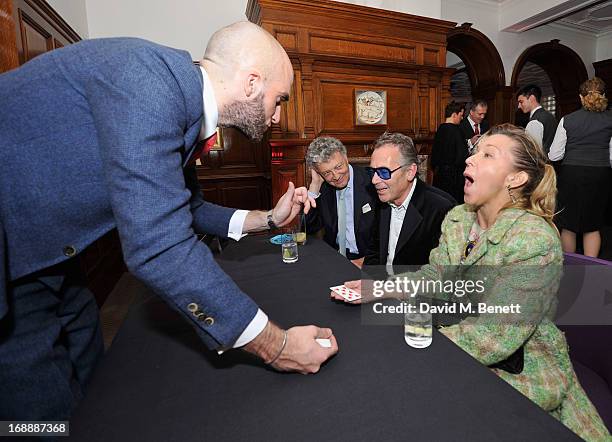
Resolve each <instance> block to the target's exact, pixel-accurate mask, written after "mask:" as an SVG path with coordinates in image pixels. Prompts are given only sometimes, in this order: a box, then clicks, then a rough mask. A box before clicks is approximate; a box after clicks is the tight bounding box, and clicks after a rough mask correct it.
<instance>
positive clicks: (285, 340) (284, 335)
mask: <svg viewBox="0 0 612 442" xmlns="http://www.w3.org/2000/svg"><path fill="white" fill-rule="evenodd" d="M286 345H287V330H283V344H282V345H281V348H280V351H279V352H278V354H277V355H276V356H275V357H274V358H273V359H272V360H271V361H270V362H266V364H268V365H272V364H274V363H275V362H276V360H277V359H278V358H279V357H280V355H281V353H282V352H283V350H284V349H285V346H286Z"/></svg>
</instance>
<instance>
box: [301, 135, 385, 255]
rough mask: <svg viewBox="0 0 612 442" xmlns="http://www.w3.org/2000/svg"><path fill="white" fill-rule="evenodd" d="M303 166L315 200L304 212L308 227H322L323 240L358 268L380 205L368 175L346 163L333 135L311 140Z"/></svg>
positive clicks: (343, 149)
mask: <svg viewBox="0 0 612 442" xmlns="http://www.w3.org/2000/svg"><path fill="white" fill-rule="evenodd" d="M306 165H307V166H308V167H309V168H310V171H311V177H312V181H311V183H310V186H309V188H308V192H309V194H310V196H311V197H313V198H315V199H316V201H317V207H314V208H311V210H310V212H309V213H308V215H306V223H307V226H308V229H309V230H310V231H312V232H317V231H319V230H321V228H324V229H325V233H324V236H323V239H324V240H325V242H326V243H327V244H329V245H330V246H331V247H333V248H334V249H336V250H338V251H339V252H340V253H341V254H342V255H344V256H346V257H347V258H348V259H350V260H351V261H352V262H353V263H354V264H355V265H357V266H359V267H361V264H362V262H363V257H364V256H365V254H366V253H367V251H368V248H369V245H370V242H371V240H372V232H373V231H374V228H375V221H376V214H377V212H378V206H379V202H378V197H377V196H376V189H375V188H374V185H373V184H372V182H371V181H370V177H369V176H368V174H367V172H366V171H365V170H364V169H363V168H361V167H359V166H355V165H351V164H349V162H348V158H347V156H346V147H344V145H343V144H342V142H341V141H340V140H338V139H336V138H332V137H319V138H316V139H315V140H313V141H312V143H310V146H308V150H307V152H306Z"/></svg>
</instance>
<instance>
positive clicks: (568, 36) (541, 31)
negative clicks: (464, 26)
mask: <svg viewBox="0 0 612 442" xmlns="http://www.w3.org/2000/svg"><path fill="white" fill-rule="evenodd" d="M498 9H499V6H498V5H496V4H492V3H488V2H482V4H481V5H479V7H478V8H474V3H473V2H471V1H469V0H468V1H466V0H444V2H443V3H442V19H444V20H450V21H455V22H457V23H459V24H461V23H464V22H469V23H473V25H472V27H473V28H475V29H477V30H478V31H480V32H482V33H483V34H485V35H486V36H487V37H488V38H489V39H490V40H491V41H492V42H493V44H494V45H495V47H496V48H497V51H498V52H499V55H500V57H501V59H502V63H503V64H504V73H505V76H506V85H510V82H511V80H512V70H513V68H514V65H515V63H516V61H517V59H518V57H519V56H520V55H521V54H522V53H523V51H524V50H525V49H527V48H528V47H530V46H533V45H535V44H537V43H546V42H549V41H550V40H552V39H555V38H557V39H559V40H561V41H560V43H561V44H563V45H565V46H568V47H569V48H571V49H573V50H574V51H576V53H577V54H578V55H579V56H580V58H581V59H582V61H583V62H584V64H585V66H586V68H587V73H588V75H589V76H592V75H593V73H594V69H593V65H592V63H593V62H594V61H595V60H596V58H595V48H596V43H597V39H596V38H595V37H594V36H592V35H589V34H587V33H584V32H579V31H573V30H568V29H564V28H561V27H560V26H556V25H544V26H540V27H538V28H534V29H531V30H529V31H525V32H522V33H512V32H505V31H499V23H498V19H499V15H498Z"/></svg>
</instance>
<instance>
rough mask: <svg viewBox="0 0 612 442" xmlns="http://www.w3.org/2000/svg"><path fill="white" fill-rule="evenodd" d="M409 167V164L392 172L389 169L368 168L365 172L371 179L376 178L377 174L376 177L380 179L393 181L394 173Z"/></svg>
mask: <svg viewBox="0 0 612 442" xmlns="http://www.w3.org/2000/svg"><path fill="white" fill-rule="evenodd" d="M406 166H408V164H404V165H403V166H400V167H396V168H395V169H393V170H391V169H389V168H388V167H376V168H373V167H366V168H365V170H366V172H368V175H370V179H372V178H374V174H375V173H376V175H378V177H379V178H380V179H381V180H390V179H391V174H392V173H393V172H395V171H396V170H400V169H401V168H402V167H406Z"/></svg>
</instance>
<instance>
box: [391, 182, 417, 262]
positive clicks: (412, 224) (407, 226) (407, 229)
mask: <svg viewBox="0 0 612 442" xmlns="http://www.w3.org/2000/svg"><path fill="white" fill-rule="evenodd" d="M415 190H416V189H415ZM422 221H423V216H421V213H420V212H419V211H418V210H417V209H416V207H414V205H413V204H408V208H407V209H406V216H405V217H404V222H403V223H402V230H401V231H400V235H399V238H398V239H397V246H395V250H396V251H397V250H401V249H402V248H403V247H404V246H405V245H406V243H407V242H408V240H409V239H410V237H411V236H412V234H413V233H414V231H415V230H416V228H417V227H418V226H419V224H421V222H422Z"/></svg>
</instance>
